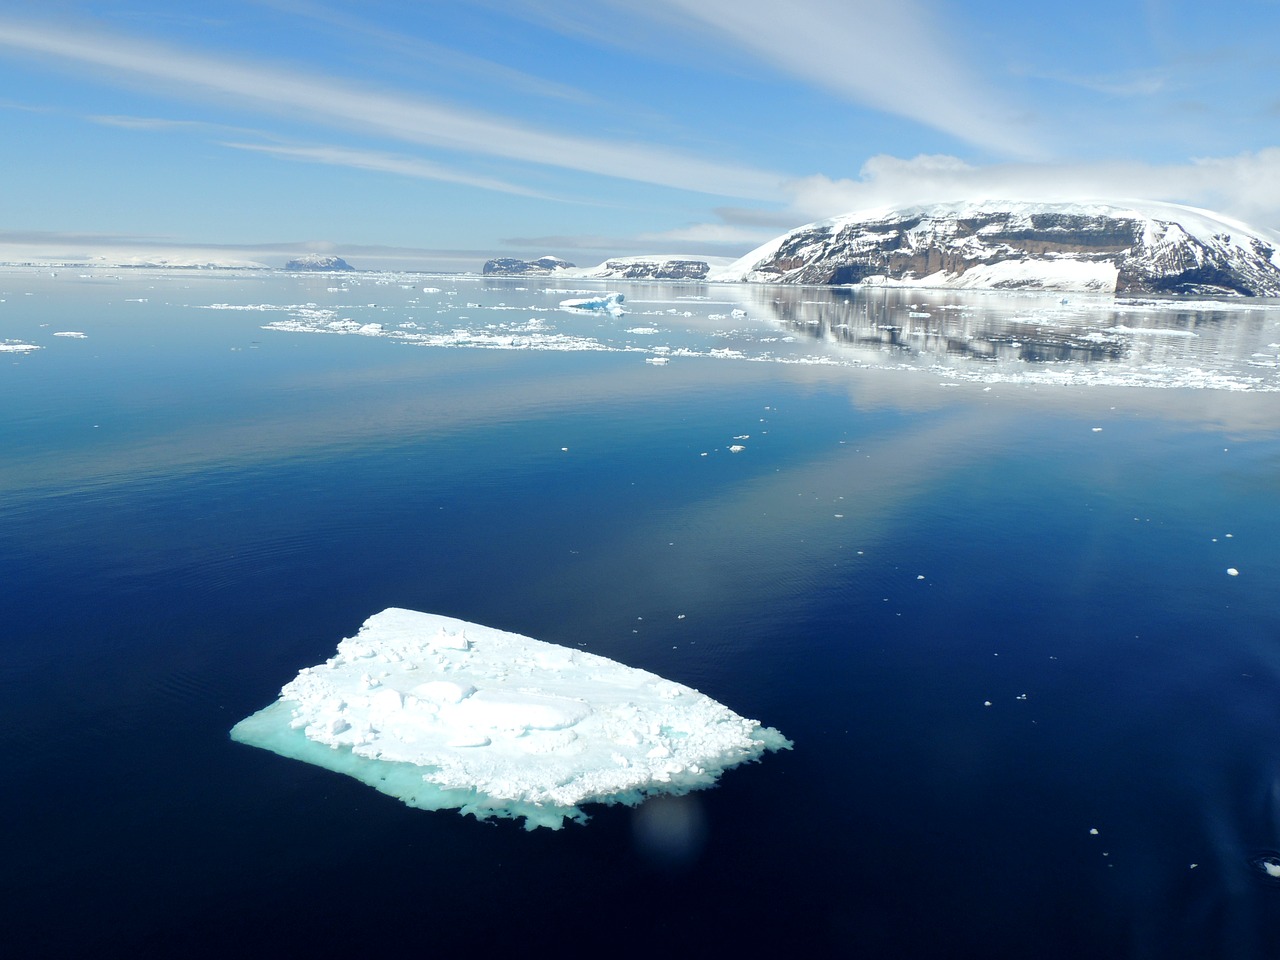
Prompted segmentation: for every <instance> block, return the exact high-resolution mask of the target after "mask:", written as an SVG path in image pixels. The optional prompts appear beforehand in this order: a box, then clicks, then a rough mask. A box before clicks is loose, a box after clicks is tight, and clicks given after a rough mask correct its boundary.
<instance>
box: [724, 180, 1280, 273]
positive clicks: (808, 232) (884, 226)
mask: <svg viewBox="0 0 1280 960" xmlns="http://www.w3.org/2000/svg"><path fill="white" fill-rule="evenodd" d="M1277 247H1280V238H1277V237H1274V236H1270V235H1268V234H1267V233H1265V232H1263V231H1260V230H1257V229H1254V228H1251V227H1248V226H1246V225H1244V224H1242V223H1239V222H1238V221H1234V220H1230V219H1227V218H1225V217H1221V216H1219V215H1217V214H1215V213H1211V212H1209V211H1206V210H1198V209H1195V208H1193V207H1182V206H1178V205H1176V204H1166V203H1156V202H1141V203H1137V202H1135V203H1129V202H1125V203H1030V202H1009V201H992V202H985V203H965V202H961V203H945V204H934V205H930V206H920V207H907V208H897V209H880V210H875V211H868V212H863V213H858V214H850V215H847V216H841V217H833V218H831V219H829V220H821V221H819V222H817V223H811V224H808V225H806V226H803V227H798V228H797V229H795V230H792V231H791V232H789V233H787V234H784V235H783V236H781V237H778V238H777V239H775V240H772V241H770V242H769V243H766V244H765V245H763V246H761V247H759V248H757V249H756V250H753V251H752V252H751V253H749V254H747V255H746V256H745V257H743V258H741V259H740V260H738V261H736V262H735V263H733V264H732V265H730V266H729V267H728V268H726V269H724V270H720V271H713V272H712V273H711V275H710V276H709V277H708V279H711V280H725V281H743V280H745V281H748V282H761V283H807V284H818V285H832V284H854V283H881V284H901V285H904V286H921V287H968V288H990V289H1002V288H1003V289H1010V288H1014V289H1037V290H1063V291H1096V292H1100V293H1122V294H1195V295H1198V296H1280V254H1278V253H1277Z"/></svg>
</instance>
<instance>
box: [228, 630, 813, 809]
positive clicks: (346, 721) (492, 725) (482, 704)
mask: <svg viewBox="0 0 1280 960" xmlns="http://www.w3.org/2000/svg"><path fill="white" fill-rule="evenodd" d="M231 737H232V739H234V740H237V741H239V742H241V743H247V744H250V745H252V746H256V747H262V748H263V749H266V750H270V751H272V752H274V753H278V754H280V755H281V756H285V757H292V758H294V759H298V760H304V761H307V762H309V763H314V764H316V765H318V766H321V767H325V768H327V769H330V770H335V771H337V772H339V773H345V774H347V775H349V776H352V777H355V778H356V779H358V780H360V781H362V782H364V783H367V784H368V785H370V786H372V787H374V788H375V789H377V790H380V791H382V792H383V793H387V794H390V795H391V796H393V797H397V798H398V799H400V800H402V801H404V802H405V803H407V804H408V805H410V806H413V807H420V808H423V809H427V810H441V809H458V810H461V811H462V812H463V813H470V814H473V815H475V816H476V817H478V818H481V819H484V818H487V817H495V816H496V817H511V818H521V817H523V818H524V820H525V827H526V828H527V829H533V828H534V827H537V826H548V827H552V828H559V827H560V826H561V825H562V824H563V822H564V820H565V818H568V819H571V820H576V821H579V822H582V821H585V819H586V815H585V814H584V813H583V811H582V810H581V809H580V807H579V805H580V804H584V803H628V804H637V803H640V802H641V801H643V800H645V799H646V798H648V797H650V796H654V795H657V794H676V795H679V794H685V793H688V792H690V791H691V790H698V789H702V788H705V787H709V786H712V785H713V784H714V783H715V781H716V779H717V778H718V777H719V775H720V774H721V773H722V772H724V771H725V770H727V769H728V768H730V767H733V766H736V765H737V764H739V763H743V762H745V761H748V760H756V759H759V758H760V757H761V756H762V755H763V754H764V752H765V751H766V750H779V749H790V747H791V742H790V741H789V740H787V739H786V738H785V737H784V736H783V735H782V734H781V733H779V732H778V731H777V730H775V729H773V728H772V727H764V726H761V725H760V724H759V723H758V722H757V721H755V720H748V719H746V718H744V717H741V716H739V715H738V714H736V713H734V712H733V711H732V710H730V709H729V708H728V707H725V706H723V705H722V704H720V703H717V702H716V701H715V700H712V699H711V698H710V697H707V696H705V695H703V694H701V693H699V692H698V691H697V690H694V689H692V688H691V687H686V686H684V685H682V684H679V683H674V682H672V681H670V680H664V679H663V678H662V677H659V676H657V675H655V674H652V673H648V672H647V671H644V670H639V669H636V668H634V667H628V666H624V665H623V664H620V663H617V662H615V661H613V660H608V659H606V658H604V657H601V656H597V655H595V654H591V653H586V652H584V651H581V650H573V649H570V648H567V647H561V646H557V645H555V644H551V643H546V642H544V641H541V640H534V639H531V638H530V637H524V636H520V635H519V634H514V633H508V632H506V631H503V630H496V629H494V628H492V627H485V626H481V625H479V624H475V623H468V622H466V621H463V620H456V619H453V618H451V617H444V616H439V615H436V614H429V613H418V612H416V611H413V610H403V609H398V608H394V607H393V608H390V609H387V610H384V611H382V612H381V613H378V614H375V615H374V616H372V617H370V618H369V619H368V620H366V621H365V623H364V625H363V626H362V627H361V629H360V632H359V633H358V634H357V635H356V636H355V637H351V638H348V639H346V640H343V641H342V642H341V643H339V644H338V651H337V653H336V654H335V655H334V656H333V657H331V658H330V659H329V660H327V661H326V662H325V663H323V664H320V665H318V666H315V667H306V668H304V669H303V670H302V671H301V672H300V673H299V674H298V676H297V677H296V678H294V679H293V680H291V681H290V682H289V683H287V684H285V686H284V687H283V689H282V690H281V691H280V699H279V700H277V701H276V702H275V703H273V704H271V705H270V706H268V707H266V708H264V709H263V710H260V711H258V712H257V713H255V714H253V715H252V716H250V717H247V718H246V719H244V720H242V721H240V722H239V723H238V724H236V725H235V727H233V728H232V730H231Z"/></svg>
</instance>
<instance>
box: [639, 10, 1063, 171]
mask: <svg viewBox="0 0 1280 960" xmlns="http://www.w3.org/2000/svg"><path fill="white" fill-rule="evenodd" d="M618 2H620V3H622V4H623V5H625V6H627V7H629V8H631V9H635V10H644V9H646V8H647V9H650V10H653V9H654V8H664V7H665V8H666V9H667V10H674V11H677V12H678V13H679V14H680V15H681V16H682V17H685V18H690V19H692V20H694V21H695V22H699V23H701V24H702V25H703V26H705V27H706V28H709V29H710V30H711V31H712V32H714V33H716V34H719V35H721V36H722V37H724V38H727V39H728V40H730V41H731V42H732V43H733V44H735V45H737V46H739V47H741V48H743V49H746V50H748V51H750V52H751V53H752V54H753V55H754V56H756V57H758V58H759V59H761V60H763V61H766V62H768V63H770V64H772V65H773V66H774V67H775V68H778V69H781V70H784V71H786V72H787V73H790V74H792V75H793V76H796V77H799V78H801V79H803V80H805V81H807V82H809V83H811V84H813V85H814V86H816V87H819V88H823V89H826V90H829V91H831V92H833V93H835V94H837V95H839V96H842V97H844V98H846V99H848V100H850V101H852V102H855V103H859V104H863V105H866V106H869V107H873V108H875V109H878V110H882V111H885V112H888V113H892V114H896V115H898V116H902V117H907V118H910V119H912V120H915V121H917V122H919V123H922V124H925V125H926V126H929V127H932V128H934V129H936V130H941V131H944V132H946V133H948V134H951V135H952V136H955V137H957V138H959V139H961V140H964V141H966V142H968V143H972V144H977V145H979V146H981V147H983V148H984V149H988V150H993V151H995V152H997V153H1002V154H1005V155H1010V156H1017V157H1031V156H1036V155H1038V154H1039V153H1040V152H1041V151H1040V150H1039V148H1038V146H1037V145H1036V143H1035V142H1034V141H1033V140H1032V138H1031V136H1030V134H1029V132H1028V131H1027V129H1025V127H1024V125H1023V124H1022V122H1021V121H1020V120H1019V115H1020V111H1018V110H1016V109H1015V108H1013V107H1012V106H1010V105H1009V104H1008V103H1007V98H1006V96H1005V95H1004V94H1003V93H1002V91H1001V90H1000V89H999V88H998V87H996V86H995V85H994V84H992V83H990V82H989V81H987V80H985V79H984V78H983V77H982V75H981V74H979V73H978V72H977V71H975V70H973V69H971V68H970V67H969V66H968V65H967V64H966V63H965V62H964V61H963V60H962V59H961V58H960V57H958V56H957V55H956V53H955V49H954V43H953V42H952V41H950V40H949V39H948V38H947V36H946V35H945V34H944V33H943V31H942V30H941V29H939V28H938V27H937V26H935V25H936V24H938V22H939V20H940V14H939V12H938V11H935V10H933V9H931V8H930V6H929V4H928V3H927V2H925V0H893V2H891V3H887V2H884V0H790V2H789V3H787V4H786V6H785V8H782V7H779V5H778V4H777V2H776V0H643V2H641V0H618Z"/></svg>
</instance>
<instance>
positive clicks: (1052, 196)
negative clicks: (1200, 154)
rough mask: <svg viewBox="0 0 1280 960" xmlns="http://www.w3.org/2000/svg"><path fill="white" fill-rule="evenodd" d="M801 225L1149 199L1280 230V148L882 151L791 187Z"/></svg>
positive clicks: (794, 208) (1267, 228)
mask: <svg viewBox="0 0 1280 960" xmlns="http://www.w3.org/2000/svg"><path fill="white" fill-rule="evenodd" d="M787 189H788V191H789V192H790V194H791V208H792V209H793V210H794V211H795V213H796V216H797V222H800V221H802V220H817V219H822V218H824V217H830V216H837V215H839V214H843V213H849V212H853V211H857V210H869V209H873V208H876V207H883V206H890V205H902V204H914V203H929V202H942V201H950V200H961V199H1036V200H1045V201H1054V200H1062V201H1070V200H1086V199H1107V198H1115V199H1124V198H1133V199H1147V200H1162V201H1169V202H1173V203H1185V204H1190V205H1193V206H1199V207H1206V208H1209V209H1212V210H1216V211H1219V212H1221V213H1224V214H1227V215H1228V216H1232V217H1235V218H1237V219H1239V220H1243V221H1244V222H1246V223H1249V224H1251V225H1252V226H1255V227H1258V228H1261V229H1266V230H1272V231H1275V230H1277V228H1280V147H1268V148H1266V149H1264V150H1259V151H1257V152H1254V153H1242V154H1238V155H1236V156H1232V157H1205V158H1199V159H1192V160H1189V161H1186V162H1183V163H1171V164H1164V165H1157V164H1149V163H1139V162H1114V163H1105V162H1104V163H1077V164H1069V163H1061V164H1040V163H1004V164H991V165H987V166H977V165H972V164H969V163H966V162H965V161H963V160H961V159H959V158H957V157H952V156H945V155H942V156H918V157H913V158H911V159H902V158H899V157H892V156H887V155H880V156H875V157H872V158H871V159H869V160H868V161H867V162H866V163H865V164H863V166H862V170H861V172H860V176H859V178H858V179H857V180H848V179H844V180H832V179H830V178H828V177H825V176H822V175H816V176H811V177H805V178H803V179H800V180H795V181H793V182H791V183H789V184H788V185H787Z"/></svg>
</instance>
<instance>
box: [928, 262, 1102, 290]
mask: <svg viewBox="0 0 1280 960" xmlns="http://www.w3.org/2000/svg"><path fill="white" fill-rule="evenodd" d="M1119 273H1120V271H1119V270H1117V269H1116V266H1115V264H1114V263H1112V262H1110V261H1104V262H1097V263H1091V262H1088V261H1084V260H1068V259H1066V258H1063V259H1057V260H1050V259H1043V260H1032V259H1027V260H1003V261H1001V262H999V263H991V264H979V265H978V266H974V267H970V268H969V269H968V270H966V271H964V273H961V274H958V275H955V274H948V273H936V274H933V275H932V276H929V277H925V278H923V279H921V280H912V281H910V282H909V283H908V284H907V285H909V286H913V287H953V288H957V289H972V290H1001V289H1015V290H1054V291H1072V292H1095V293H1110V292H1111V291H1113V290H1115V288H1116V277H1117V276H1119Z"/></svg>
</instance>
